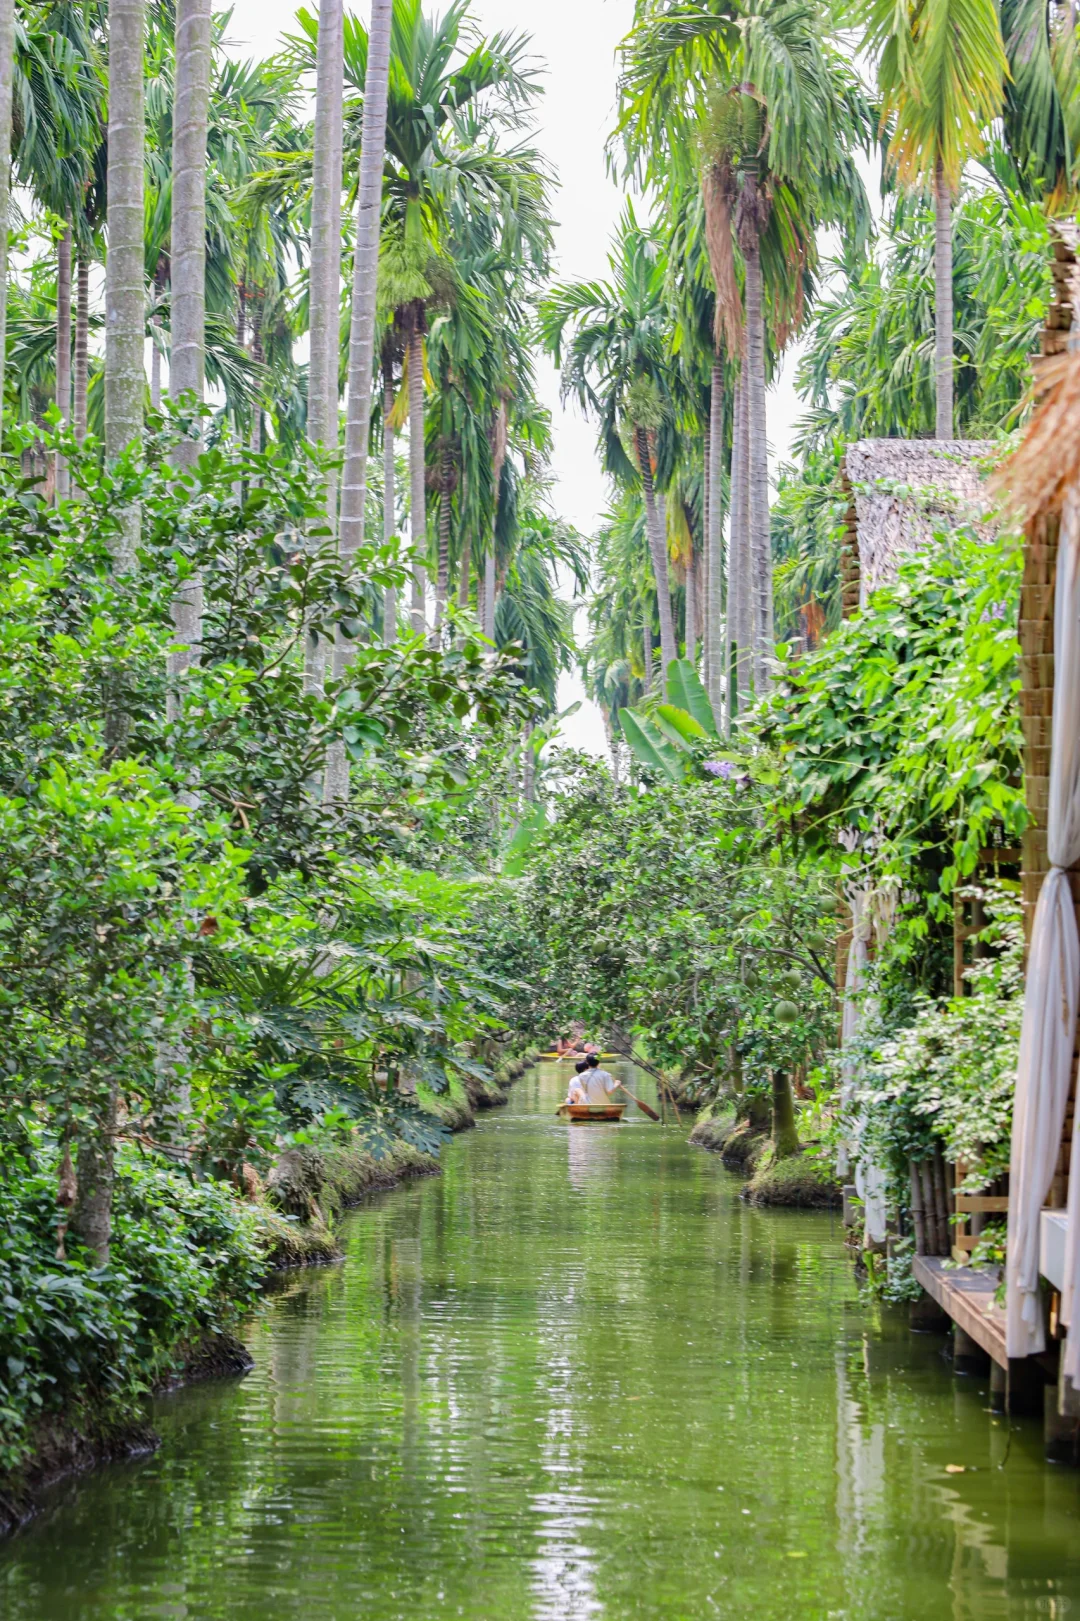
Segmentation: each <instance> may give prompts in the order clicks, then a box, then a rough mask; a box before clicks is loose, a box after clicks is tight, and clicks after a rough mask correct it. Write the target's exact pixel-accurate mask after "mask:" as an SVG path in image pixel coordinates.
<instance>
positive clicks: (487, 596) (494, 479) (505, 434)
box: [480, 395, 510, 641]
mask: <svg viewBox="0 0 1080 1621" xmlns="http://www.w3.org/2000/svg"><path fill="white" fill-rule="evenodd" d="M509 437H510V413H509V409H508V407H507V402H506V396H505V395H501V396H500V398H499V408H498V410H497V411H496V412H495V418H494V421H493V422H492V425H491V487H492V504H491V546H490V548H489V550H488V552H487V554H486V555H485V557H484V602H483V614H482V616H481V620H480V628H481V629H482V631H483V632H484V635H485V636H486V637H488V639H489V640H491V641H494V639H495V600H496V595H497V593H496V589H495V557H496V553H497V552H498V546H499V542H498V532H499V507H500V505H501V501H502V476H503V467H504V466H505V465H506V447H507V444H508V442H509Z"/></svg>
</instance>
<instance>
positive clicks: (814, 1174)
mask: <svg viewBox="0 0 1080 1621" xmlns="http://www.w3.org/2000/svg"><path fill="white" fill-rule="evenodd" d="M690 1141H691V1142H692V1143H694V1144H696V1145H697V1146H698V1147H699V1148H708V1149H710V1150H711V1151H712V1152H713V1153H715V1154H719V1155H720V1158H721V1160H722V1161H723V1163H724V1165H725V1166H726V1168H727V1169H728V1170H729V1171H737V1172H739V1173H740V1174H741V1175H743V1176H746V1177H748V1178H749V1181H748V1182H747V1185H746V1187H745V1188H744V1189H743V1193H742V1197H743V1198H744V1199H746V1200H747V1201H748V1202H749V1203H750V1204H754V1205H777V1206H784V1205H786V1206H788V1207H792V1208H795V1209H804V1210H805V1209H814V1210H825V1209H835V1208H837V1207H838V1206H839V1205H841V1204H842V1202H843V1195H842V1192H841V1189H840V1184H839V1183H838V1182H837V1180H836V1178H835V1177H834V1176H832V1175H831V1174H830V1172H829V1171H828V1170H827V1169H826V1168H825V1166H824V1165H822V1163H821V1161H820V1160H817V1159H815V1158H812V1157H811V1155H809V1154H808V1153H805V1152H803V1153H799V1154H795V1155H793V1156H792V1157H791V1158H788V1159H781V1160H774V1158H773V1153H772V1141H771V1139H770V1137H769V1133H768V1130H767V1129H766V1128H765V1127H764V1125H763V1124H762V1122H761V1120H760V1119H741V1120H740V1119H737V1118H736V1115H735V1113H734V1110H733V1109H732V1108H731V1107H730V1105H721V1106H719V1107H714V1108H713V1109H711V1110H707V1111H706V1112H705V1113H704V1114H702V1115H701V1116H700V1118H699V1119H698V1121H697V1123H696V1124H695V1126H694V1129H693V1131H692V1132H691V1133H690Z"/></svg>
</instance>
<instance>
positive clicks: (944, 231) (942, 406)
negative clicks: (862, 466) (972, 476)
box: [934, 163, 953, 439]
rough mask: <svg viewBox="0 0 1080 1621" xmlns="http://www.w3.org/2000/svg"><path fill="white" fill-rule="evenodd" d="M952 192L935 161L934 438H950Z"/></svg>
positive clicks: (951, 384)
mask: <svg viewBox="0 0 1080 1621" xmlns="http://www.w3.org/2000/svg"><path fill="white" fill-rule="evenodd" d="M952 206H953V204H952V193H951V192H950V190H949V183H948V181H947V180H946V179H945V171H944V169H943V168H942V166H941V164H940V163H939V164H938V166H937V169H936V170H935V172H934V379H935V383H936V386H937V420H936V424H935V428H934V433H935V436H936V437H937V438H938V439H951V438H952V437H953V274H952Z"/></svg>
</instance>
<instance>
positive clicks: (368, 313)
mask: <svg viewBox="0 0 1080 1621" xmlns="http://www.w3.org/2000/svg"><path fill="white" fill-rule="evenodd" d="M391 22H392V5H391V0H371V20H370V27H369V29H368V34H367V52H366V57H367V60H366V62H365V67H364V112H363V124H362V135H361V146H360V178H359V183H358V186H357V205H356V245H355V249H354V259H353V286H352V313H351V318H350V323H349V375H348V392H347V403H346V412H345V462H344V467H343V469H342V483H341V534H340V551H341V557H342V561H343V562H344V563H345V564H346V565H348V563H349V561H350V559H351V558H352V557H353V556H354V555H355V553H356V550H357V548H358V547H359V546H360V545H361V543H362V541H363V539H364V517H365V511H364V508H365V504H366V501H367V458H368V443H369V439H370V434H371V381H372V372H373V370H374V364H375V308H376V300H377V296H378V278H379V237H380V228H381V223H382V199H383V171H384V167H385V153H386V106H387V94H388V81H389V74H390V52H391V43H390V40H391ZM343 56H344V45H343ZM337 163H338V174H337V182H338V184H339V185H340V154H338V157H337ZM336 326H337V318H336V315H335V318H334V327H335V329H336ZM333 356H334V358H333V365H334V414H335V417H336V415H337V343H336V341H335V342H334V344H333ZM335 438H336V433H335ZM347 662H348V644H347V642H346V641H345V639H344V638H343V637H342V635H341V633H340V631H339V632H338V636H337V639H336V642H335V648H334V675H335V677H336V678H338V679H340V678H341V677H342V676H343V675H344V673H345V666H346V663H347ZM348 781H349V765H348V758H347V756H346V753H345V748H344V745H343V744H342V743H340V742H339V743H336V744H335V745H334V747H333V748H332V749H331V751H330V755H329V757H328V759H327V766H326V785H325V797H326V798H327V799H328V800H335V799H337V800H343V799H345V798H346V797H347V794H348Z"/></svg>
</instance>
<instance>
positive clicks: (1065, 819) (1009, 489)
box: [999, 225, 1080, 1447]
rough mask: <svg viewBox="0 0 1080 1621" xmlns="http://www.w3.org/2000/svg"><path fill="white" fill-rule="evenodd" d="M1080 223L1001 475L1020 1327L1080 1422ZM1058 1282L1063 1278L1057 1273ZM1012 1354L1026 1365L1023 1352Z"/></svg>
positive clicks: (1070, 238)
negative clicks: (1013, 520)
mask: <svg viewBox="0 0 1080 1621" xmlns="http://www.w3.org/2000/svg"><path fill="white" fill-rule="evenodd" d="M1078 247H1080V232H1078V231H1077V229H1076V227H1075V226H1072V225H1060V226H1058V227H1057V228H1056V238H1055V259H1054V290H1055V300H1054V303H1053V304H1052V306H1051V309H1050V313H1049V317H1048V321H1047V327H1046V331H1045V332H1044V336H1043V353H1042V355H1041V356H1040V357H1039V359H1038V361H1037V363H1036V367H1035V372H1036V387H1037V390H1038V392H1039V394H1040V396H1041V399H1040V403H1039V405H1038V408H1037V410H1036V412H1035V415H1034V417H1033V418H1032V421H1031V424H1030V426H1029V428H1028V431H1027V433H1026V435H1025V438H1024V442H1023V444H1022V445H1021V447H1020V449H1019V450H1018V451H1017V453H1016V455H1015V456H1013V457H1012V458H1011V460H1010V461H1009V462H1008V463H1007V464H1006V465H1005V467H1004V468H1003V469H1002V472H1001V476H1000V480H999V482H1000V485H1001V488H1002V490H1003V492H1004V494H1005V495H1006V497H1007V499H1008V500H1009V501H1010V502H1011V503H1012V505H1013V506H1014V508H1015V509H1016V510H1017V512H1019V513H1021V514H1022V515H1023V519H1024V575H1023V585H1022V591H1021V607H1020V643H1021V657H1022V694H1021V704H1022V714H1023V726H1024V740H1025V760H1024V764H1025V783H1026V790H1027V803H1028V809H1029V812H1030V813H1031V816H1032V822H1031V825H1030V827H1029V828H1028V830H1027V833H1026V835H1025V839H1024V871H1023V893H1024V902H1025V927H1026V931H1027V944H1028V956H1027V974H1026V984H1025V993H1024V1025H1023V1034H1022V1038H1021V1051H1020V1062H1019V1067H1018V1072H1017V1082H1016V1101H1015V1104H1014V1113H1013V1135H1012V1145H1011V1153H1010V1167H1009V1244H1008V1263H1007V1266H1006V1342H1007V1346H1006V1348H1007V1353H1008V1356H1009V1358H1010V1359H1020V1358H1026V1359H1039V1360H1040V1361H1041V1362H1042V1363H1043V1365H1044V1366H1046V1367H1047V1368H1049V1366H1050V1365H1051V1360H1052V1353H1053V1352H1055V1351H1056V1350H1057V1349H1058V1346H1056V1345H1055V1343H1054V1342H1055V1341H1061V1340H1062V1339H1063V1338H1064V1340H1065V1345H1064V1354H1063V1355H1062V1356H1061V1357H1060V1363H1059V1371H1058V1402H1057V1404H1056V1408H1057V1411H1056V1413H1055V1414H1054V1421H1051V1420H1049V1419H1048V1439H1049V1440H1050V1441H1051V1442H1052V1443H1054V1442H1057V1443H1060V1442H1061V1441H1062V1435H1063V1432H1062V1431H1061V1430H1060V1429H1058V1430H1055V1429H1054V1422H1056V1423H1057V1424H1058V1425H1060V1424H1061V1415H1064V1419H1065V1424H1066V1425H1067V1426H1070V1427H1071V1429H1070V1432H1069V1434H1068V1436H1067V1439H1068V1441H1069V1444H1070V1445H1071V1446H1073V1447H1075V1443H1076V1439H1077V1435H1076V1431H1077V1429H1078V1427H1080V1177H1077V1178H1070V1165H1071V1163H1072V1162H1073V1161H1074V1160H1075V1155H1074V1141H1075V1138H1074V1132H1075V1114H1076V1108H1075V1096H1076V1075H1077V1055H1078V1033H1077V1012H1078V1005H1080V263H1078V258H1080V255H1078ZM1046 1284H1049V1285H1050V1290H1049V1291H1048V1290H1047V1288H1046ZM1010 1365H1011V1364H1010Z"/></svg>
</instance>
